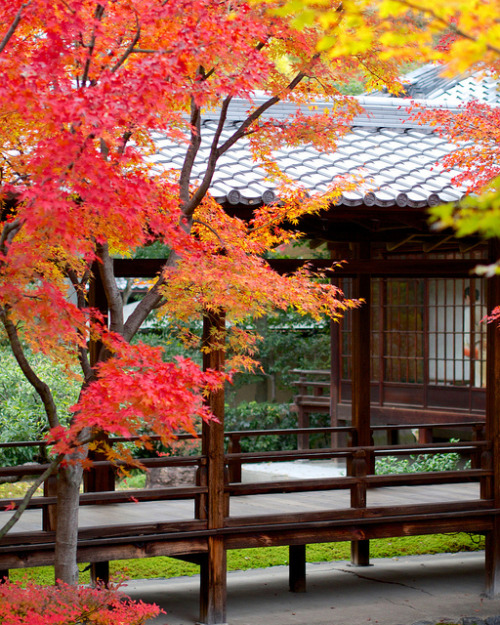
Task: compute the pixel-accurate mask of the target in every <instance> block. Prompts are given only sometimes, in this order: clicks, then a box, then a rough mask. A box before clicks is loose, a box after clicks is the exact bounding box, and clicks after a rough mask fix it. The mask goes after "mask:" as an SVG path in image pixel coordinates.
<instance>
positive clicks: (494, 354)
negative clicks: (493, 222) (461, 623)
mask: <svg viewBox="0 0 500 625" xmlns="http://www.w3.org/2000/svg"><path fill="white" fill-rule="evenodd" d="M498 258H500V242H499V241H497V240H495V241H494V242H491V243H490V261H491V262H495V261H496V260H497V259H498ZM497 306H500V277H496V276H495V277H493V278H489V279H488V282H487V307H488V312H491V311H492V310H493V309H494V308H496V307H497ZM486 386H487V388H486V439H487V440H489V441H491V444H492V450H491V453H492V458H493V466H492V468H493V479H492V492H491V493H489V495H490V496H491V497H492V498H493V502H494V503H493V505H494V507H495V508H496V509H498V508H500V328H499V326H498V322H495V323H490V324H489V325H488V330H487V380H486ZM485 551H486V553H485V556H486V595H487V596H489V597H494V596H495V595H498V594H499V593H500V517H499V516H498V515H495V516H494V517H493V529H492V530H491V531H490V532H488V533H487V534H486V550H485Z"/></svg>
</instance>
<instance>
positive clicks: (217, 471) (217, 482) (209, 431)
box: [200, 312, 227, 625]
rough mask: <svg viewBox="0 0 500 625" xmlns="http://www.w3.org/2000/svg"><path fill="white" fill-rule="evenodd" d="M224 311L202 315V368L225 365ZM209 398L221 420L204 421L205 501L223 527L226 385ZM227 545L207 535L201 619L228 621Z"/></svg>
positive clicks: (206, 623) (219, 624)
mask: <svg viewBox="0 0 500 625" xmlns="http://www.w3.org/2000/svg"><path fill="white" fill-rule="evenodd" d="M224 329H225V319H224V314H223V313H220V312H218V313H216V312H207V313H206V314H205V315H204V317H203V348H204V350H203V369H204V370H206V369H214V370H216V371H221V370H222V369H223V368H224V344H223V342H224ZM208 401H209V403H210V409H211V411H212V413H213V414H214V416H215V417H216V418H217V420H218V422H215V421H212V422H211V423H209V424H206V423H204V424H203V432H202V453H203V454H204V455H205V456H206V457H207V485H208V495H207V502H206V506H207V508H206V513H207V524H208V529H217V528H221V527H223V525H224V517H225V516H226V514H227V504H226V496H225V493H224V481H225V467H224V389H223V388H221V389H219V390H218V391H216V392H215V393H211V394H210V396H209V398H208ZM226 577H227V566H226V549H225V545H224V538H223V537H222V536H217V535H216V534H214V535H212V536H209V537H208V553H207V554H206V556H204V557H203V558H202V560H201V566H200V623H202V624H203V625H223V624H225V622H226Z"/></svg>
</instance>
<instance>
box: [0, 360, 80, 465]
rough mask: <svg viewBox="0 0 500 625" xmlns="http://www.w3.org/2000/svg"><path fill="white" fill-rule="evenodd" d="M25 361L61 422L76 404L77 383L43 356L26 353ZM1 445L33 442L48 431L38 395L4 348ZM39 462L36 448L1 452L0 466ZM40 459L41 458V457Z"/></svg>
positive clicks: (0, 380)
mask: <svg viewBox="0 0 500 625" xmlns="http://www.w3.org/2000/svg"><path fill="white" fill-rule="evenodd" d="M27 357H28V360H29V362H30V364H31V366H32V367H33V369H34V370H35V371H36V373H37V374H38V376H39V377H40V378H41V379H42V380H43V381H44V382H46V383H47V384H48V385H49V387H50V389H51V391H52V393H53V395H54V400H55V402H56V405H57V408H58V412H59V416H60V419H61V421H62V422H63V423H64V422H66V421H67V419H68V417H69V408H70V407H71V406H72V405H73V404H75V403H76V401H77V399H78V393H79V391H80V386H81V384H80V382H79V381H78V380H77V379H73V378H70V377H68V375H67V373H66V372H65V371H64V369H63V368H62V367H57V366H56V365H54V363H52V361H50V360H49V358H47V357H46V356H44V355H43V354H40V353H38V354H36V353H31V352H29V351H27ZM0 358H1V361H2V367H1V368H0V442H2V443H4V442H10V441H32V440H39V439H41V438H43V436H44V434H45V433H46V432H47V430H48V424H47V418H46V415H45V410H44V407H43V404H42V401H41V400H40V398H39V396H38V394H37V393H36V392H35V390H34V389H33V387H32V386H31V384H29V382H28V381H27V380H26V378H25V377H24V375H23V373H22V371H21V369H20V368H19V365H18V364H17V362H16V360H15V358H14V356H13V355H12V353H11V352H10V350H8V349H7V348H3V349H2V350H1V352H0ZM38 459H40V449H39V448H37V447H20V448H15V449H0V465H1V466H6V465H15V464H23V463H24V462H33V461H37V460H38ZM42 459H43V457H42Z"/></svg>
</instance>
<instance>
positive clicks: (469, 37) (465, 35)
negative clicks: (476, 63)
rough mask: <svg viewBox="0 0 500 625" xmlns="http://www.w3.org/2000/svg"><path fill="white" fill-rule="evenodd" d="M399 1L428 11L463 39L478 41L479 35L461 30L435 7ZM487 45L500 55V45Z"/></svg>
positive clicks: (407, 0)
mask: <svg viewBox="0 0 500 625" xmlns="http://www.w3.org/2000/svg"><path fill="white" fill-rule="evenodd" d="M398 2H400V3H401V4H403V5H404V6H406V7H408V8H409V9H413V10H416V11H421V12H422V13H427V14H428V15H430V16H431V17H433V18H434V19H435V20H437V21H438V22H441V24H443V25H444V26H446V27H448V28H449V29H450V30H452V31H453V32H454V33H455V34H456V35H458V36H459V37H462V38H463V39H467V40H469V41H473V42H475V43H477V41H478V38H477V37H474V36H473V35H469V34H468V33H466V32H465V31H464V30H461V29H460V28H457V26H456V25H455V24H452V23H451V22H449V21H448V20H446V19H444V18H443V17H441V16H440V15H438V14H437V13H436V12H435V11H434V10H433V9H431V8H429V7H421V6H419V5H418V4H414V3H413V2H409V0H398ZM485 46H486V48H487V49H488V50H489V51H490V52H495V54H498V55H500V48H499V47H498V46H494V45H493V44H491V43H489V42H486V43H485Z"/></svg>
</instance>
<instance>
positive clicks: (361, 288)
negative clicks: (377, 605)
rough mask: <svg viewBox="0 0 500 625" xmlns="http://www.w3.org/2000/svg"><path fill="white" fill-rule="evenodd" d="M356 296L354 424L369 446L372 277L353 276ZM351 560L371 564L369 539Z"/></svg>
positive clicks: (356, 545)
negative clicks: (357, 302) (357, 301)
mask: <svg viewBox="0 0 500 625" xmlns="http://www.w3.org/2000/svg"><path fill="white" fill-rule="evenodd" d="M356 251H357V254H356V257H357V258H359V259H365V260H369V258H370V248H369V243H365V244H364V246H363V248H361V247H358V249H357V250H356ZM352 296H353V297H354V298H355V299H363V300H364V304H363V305H362V306H361V308H358V309H357V310H353V312H352V374H351V380H352V425H353V427H354V428H356V433H357V445H358V446H360V447H365V446H366V447H368V446H370V445H371V443H372V437H371V429H370V380H371V372H370V358H371V350H370V343H371V342H370V339H371V306H370V303H371V302H370V300H371V290H370V276H369V275H365V274H364V275H358V276H356V277H355V278H354V279H353V293H352ZM366 460H367V463H368V467H371V466H372V464H373V463H372V459H371V457H367V459H366ZM351 561H352V563H353V564H355V565H357V566H368V565H369V563H370V547H369V541H368V540H356V541H353V542H352V543H351Z"/></svg>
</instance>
